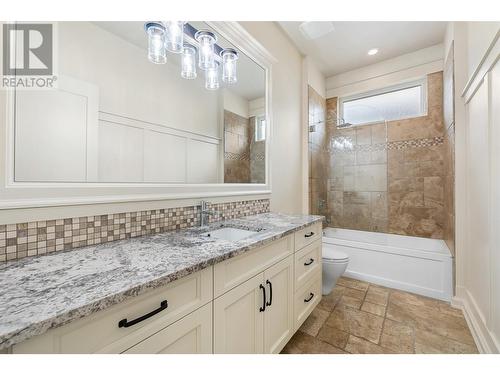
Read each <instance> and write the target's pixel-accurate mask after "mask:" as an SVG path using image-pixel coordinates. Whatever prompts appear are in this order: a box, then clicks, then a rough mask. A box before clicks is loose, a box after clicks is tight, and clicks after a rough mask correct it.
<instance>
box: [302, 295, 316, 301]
mask: <svg viewBox="0 0 500 375" xmlns="http://www.w3.org/2000/svg"><path fill="white" fill-rule="evenodd" d="M313 297H314V293H310V294H309V298H306V299H305V300H304V302H309V301H311V300H312V299H313Z"/></svg>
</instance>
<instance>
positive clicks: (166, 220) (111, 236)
mask: <svg viewBox="0 0 500 375" xmlns="http://www.w3.org/2000/svg"><path fill="white" fill-rule="evenodd" d="M210 208H212V209H214V210H216V211H217V214H215V215H213V216H210V217H209V221H210V222H217V221H220V220H226V219H233V218H237V217H242V216H248V215H254V214H258V213H264V212H269V199H259V200H251V201H240V202H230V203H216V204H212V205H211V207H210ZM199 210H200V208H199V206H188V207H178V208H165V209H158V210H150V211H138V212H123V213H119V214H109V215H98V216H85V217H74V218H66V219H58V220H48V221H34V222H29V223H13V224H8V225H0V262H5V261H7V260H14V259H20V258H24V257H27V256H35V255H44V254H50V253H53V252H57V251H63V250H71V249H76V248H79V247H83V246H90V245H97V244H101V243H106V242H111V241H117V240H123V239H127V238H133V237H139V236H144V235H148V234H155V233H163V232H167V231H172V230H178V229H185V228H189V227H193V226H197V225H199V219H200V211H199Z"/></svg>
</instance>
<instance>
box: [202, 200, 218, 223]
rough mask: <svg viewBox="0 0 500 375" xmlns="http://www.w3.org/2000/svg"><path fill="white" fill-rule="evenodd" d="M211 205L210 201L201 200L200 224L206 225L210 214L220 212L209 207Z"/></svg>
mask: <svg viewBox="0 0 500 375" xmlns="http://www.w3.org/2000/svg"><path fill="white" fill-rule="evenodd" d="M210 205H211V203H210V202H207V201H201V202H200V206H201V210H200V226H202V227H204V226H205V225H207V224H208V216H210V215H217V214H218V213H219V212H218V211H215V210H212V209H209V208H208V207H209V206H210Z"/></svg>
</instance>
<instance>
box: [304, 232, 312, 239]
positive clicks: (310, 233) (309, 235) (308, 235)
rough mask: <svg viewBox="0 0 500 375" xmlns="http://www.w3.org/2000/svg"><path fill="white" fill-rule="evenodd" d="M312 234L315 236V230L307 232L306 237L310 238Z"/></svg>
mask: <svg viewBox="0 0 500 375" xmlns="http://www.w3.org/2000/svg"><path fill="white" fill-rule="evenodd" d="M312 236H314V232H309V233H307V234H304V237H305V238H309V237H312Z"/></svg>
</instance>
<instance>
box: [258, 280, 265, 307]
mask: <svg viewBox="0 0 500 375" xmlns="http://www.w3.org/2000/svg"><path fill="white" fill-rule="evenodd" d="M259 288H260V289H262V296H263V300H262V301H263V302H262V307H261V308H259V311H260V312H263V311H266V288H264V286H263V285H262V284H260V286H259Z"/></svg>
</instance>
